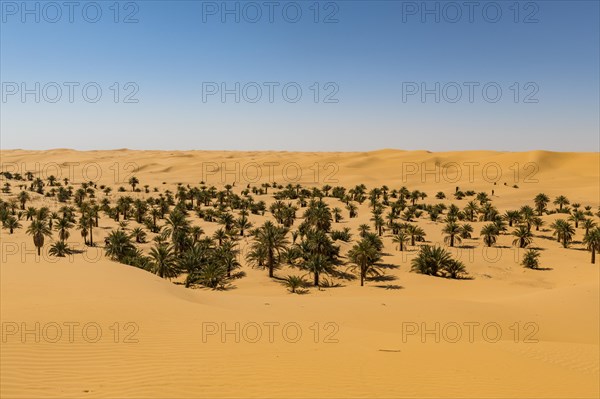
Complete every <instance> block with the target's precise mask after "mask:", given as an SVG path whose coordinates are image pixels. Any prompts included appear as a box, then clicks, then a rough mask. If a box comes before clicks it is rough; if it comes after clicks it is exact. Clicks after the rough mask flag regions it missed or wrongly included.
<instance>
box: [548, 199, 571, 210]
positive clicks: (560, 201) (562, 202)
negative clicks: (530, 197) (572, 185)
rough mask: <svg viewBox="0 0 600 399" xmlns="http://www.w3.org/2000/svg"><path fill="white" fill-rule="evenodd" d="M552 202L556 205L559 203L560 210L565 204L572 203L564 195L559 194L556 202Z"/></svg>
mask: <svg viewBox="0 0 600 399" xmlns="http://www.w3.org/2000/svg"><path fill="white" fill-rule="evenodd" d="M552 203H553V204H554V205H558V206H559V211H562V209H563V206H565V205H569V204H570V202H569V200H568V199H567V197H565V196H564V195H559V196H558V197H556V198H555V199H554V202H552Z"/></svg>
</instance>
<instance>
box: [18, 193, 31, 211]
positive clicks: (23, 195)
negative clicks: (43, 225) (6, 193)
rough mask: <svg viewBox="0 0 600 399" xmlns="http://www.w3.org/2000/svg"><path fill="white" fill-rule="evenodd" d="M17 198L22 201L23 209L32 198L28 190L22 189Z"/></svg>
mask: <svg viewBox="0 0 600 399" xmlns="http://www.w3.org/2000/svg"><path fill="white" fill-rule="evenodd" d="M17 200H18V201H19V202H20V203H21V209H22V210H25V204H26V203H27V201H29V200H31V197H30V196H29V194H27V191H21V192H20V193H19V194H18V195H17Z"/></svg>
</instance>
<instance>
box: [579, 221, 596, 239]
mask: <svg viewBox="0 0 600 399" xmlns="http://www.w3.org/2000/svg"><path fill="white" fill-rule="evenodd" d="M581 227H582V228H584V229H585V234H584V236H586V235H588V233H589V232H590V230H591V229H593V228H594V227H596V223H595V222H594V221H593V220H592V219H590V218H587V219H585V220H584V221H583V223H582V224H581Z"/></svg>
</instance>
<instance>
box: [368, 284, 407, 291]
mask: <svg viewBox="0 0 600 399" xmlns="http://www.w3.org/2000/svg"><path fill="white" fill-rule="evenodd" d="M374 287H376V288H383V289H385V290H403V289H404V287H403V286H401V285H398V284H379V285H375V286H374Z"/></svg>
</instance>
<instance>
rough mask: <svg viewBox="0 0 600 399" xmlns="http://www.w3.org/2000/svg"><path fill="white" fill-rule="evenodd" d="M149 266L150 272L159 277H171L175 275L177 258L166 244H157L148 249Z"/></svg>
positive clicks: (176, 272) (177, 272) (177, 271)
mask: <svg viewBox="0 0 600 399" xmlns="http://www.w3.org/2000/svg"><path fill="white" fill-rule="evenodd" d="M150 258H151V261H150V267H151V270H152V273H154V274H156V275H158V277H160V278H168V279H171V278H173V277H177V275H178V274H179V270H178V268H177V258H176V256H175V254H174V252H173V249H172V247H170V246H168V245H166V244H158V245H156V246H155V247H153V248H152V249H151V250H150Z"/></svg>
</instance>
